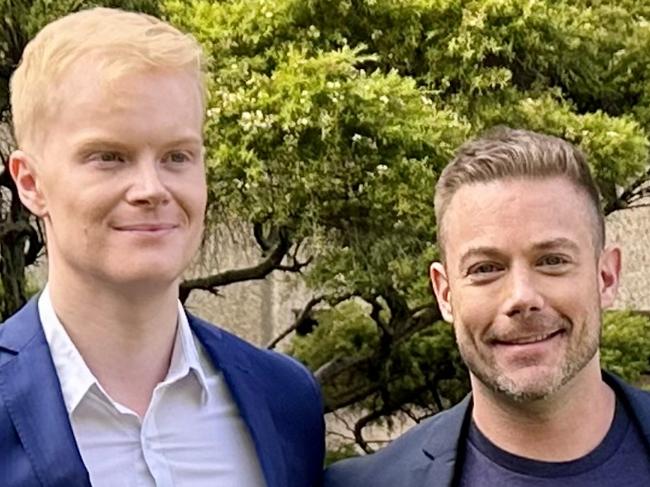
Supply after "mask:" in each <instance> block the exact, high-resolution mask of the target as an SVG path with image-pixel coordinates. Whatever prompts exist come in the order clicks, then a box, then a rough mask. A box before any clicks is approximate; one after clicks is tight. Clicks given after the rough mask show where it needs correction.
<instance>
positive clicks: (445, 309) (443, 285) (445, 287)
mask: <svg viewBox="0 0 650 487" xmlns="http://www.w3.org/2000/svg"><path fill="white" fill-rule="evenodd" d="M429 276H430V278H431V286H432V287H433V292H434V293H435V295H436V300H437V301H438V308H440V313H441V314H442V317H443V319H444V320H445V321H447V322H449V323H453V321H454V317H453V315H452V312H451V292H450V290H449V279H448V277H447V270H446V269H445V266H444V265H443V264H442V263H441V262H434V263H433V264H431V267H430V268H429Z"/></svg>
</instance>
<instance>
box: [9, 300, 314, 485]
mask: <svg viewBox="0 0 650 487" xmlns="http://www.w3.org/2000/svg"><path fill="white" fill-rule="evenodd" d="M188 318H189V322H190V327H191V329H192V331H193V332H194V334H195V335H196V337H197V338H198V339H199V341H200V342H201V343H202V344H203V346H204V347H205V349H206V350H207V352H208V354H209V356H210V358H211V359H212V361H213V362H214V365H215V367H216V368H217V369H219V370H220V371H221V372H222V373H223V375H224V378H225V380H226V382H227V384H228V386H229V387H230V391H231V393H232V395H233V397H234V399H235V401H236V403H237V405H238V406H239V411H240V414H241V416H242V418H243V419H244V421H245V422H246V424H247V425H248V428H249V430H250V433H251V436H252V438H253V441H254V443H255V449H256V451H257V455H258V457H259V459H260V463H261V466H262V471H263V472H264V478H265V479H266V484H267V487H314V486H318V485H320V480H321V476H322V466H323V456H324V423H323V414H322V413H323V409H322V399H321V395H320V391H319V388H318V386H317V384H316V383H315V381H314V379H313V377H312V376H311V374H310V373H309V372H308V371H307V370H306V369H305V368H304V367H303V366H302V365H300V364H298V363H297V362H296V361H294V360H293V359H291V358H289V357H286V356H284V355H281V354H278V353H275V352H270V351H266V350H260V349H258V348H256V347H254V346H252V345H250V344H248V343H246V342H244V341H243V340H241V339H239V338H237V337H235V336H234V335H231V334H230V333H227V332H225V331H223V330H221V329H219V328H217V327H215V326H213V325H210V324H209V323H206V322H204V321H202V320H200V319H198V318H196V317H194V316H191V315H188ZM0 485H2V486H3V487H25V486H29V487H32V486H33V487H37V486H43V487H46V486H47V487H71V486H75V487H85V486H88V487H89V486H90V481H89V478H88V472H87V471H86V468H85V466H84V464H83V461H82V459H81V455H80V453H79V450H78V448H77V444H76V442H75V439H74V435H73V433H72V427H71V426H70V422H69V420H68V413H67V411H66V408H65V404H64V402H63V396H62V393H61V387H60V384H59V380H58V377H57V375H56V371H55V368H54V364H53V362H52V358H51V355H50V350H49V347H48V345H47V341H46V340H45V335H44V334H43V329H42V327H41V323H40V319H39V315H38V306H37V302H36V299H32V300H31V301H30V302H29V303H27V304H26V305H25V306H24V307H23V308H22V309H21V310H20V311H19V312H18V313H16V314H15V315H13V316H12V317H11V318H9V319H8V320H7V321H6V322H5V323H4V324H3V325H0Z"/></svg>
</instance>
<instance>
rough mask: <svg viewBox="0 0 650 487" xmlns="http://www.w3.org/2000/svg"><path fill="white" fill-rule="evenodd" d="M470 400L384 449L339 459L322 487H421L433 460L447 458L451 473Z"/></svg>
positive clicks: (407, 433) (414, 428)
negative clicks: (367, 486) (363, 486)
mask: <svg viewBox="0 0 650 487" xmlns="http://www.w3.org/2000/svg"><path fill="white" fill-rule="evenodd" d="M468 405H469V398H466V399H465V400H463V401H462V402H461V403H459V404H457V405H456V406H454V407H452V408H450V409H447V410H445V411H443V412H441V413H438V414H436V415H435V416H433V417H432V418H429V419H427V420H426V421H423V422H422V423H420V424H418V425H417V426H414V427H413V428H411V429H410V430H408V431H407V432H406V433H404V434H403V435H402V436H400V437H399V438H397V439H395V440H393V441H392V442H391V443H390V444H389V445H388V446H387V447H385V448H383V449H381V450H379V451H377V452H375V453H373V454H371V455H364V456H361V457H355V458H350V459H347V460H342V461H340V462H337V463H335V464H333V465H332V466H330V467H329V468H328V469H327V470H326V472H325V487H356V486H359V485H372V486H373V487H384V486H385V487H389V486H390V487H393V486H400V487H407V486H408V487H410V486H415V485H423V484H421V482H422V481H424V479H428V478H430V477H427V476H426V473H425V471H427V470H428V469H429V467H430V466H431V464H432V463H433V460H434V459H438V458H440V459H443V458H444V459H450V460H451V463H449V462H447V461H445V467H446V468H447V469H451V470H453V460H454V459H455V456H456V450H457V445H458V441H459V440H460V436H461V429H462V424H463V421H464V417H465V414H466V412H467V410H468Z"/></svg>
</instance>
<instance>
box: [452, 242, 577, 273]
mask: <svg viewBox="0 0 650 487" xmlns="http://www.w3.org/2000/svg"><path fill="white" fill-rule="evenodd" d="M562 249H564V250H567V251H570V252H579V251H580V247H579V246H578V244H577V243H575V242H574V241H573V240H570V239H568V238H565V237H558V238H553V239H550V240H543V241H541V242H536V243H535V244H533V246H532V250H534V251H538V252H539V251H544V250H562ZM477 256H480V257H488V258H497V259H498V258H503V257H504V253H503V252H502V251H500V250H499V249H498V248H497V247H490V246H478V247H470V248H469V249H468V250H467V251H466V252H465V253H464V254H463V255H462V256H461V258H460V262H459V264H458V271H459V272H461V273H462V271H463V269H464V268H465V265H466V264H467V261H468V260H470V259H471V258H472V257H477Z"/></svg>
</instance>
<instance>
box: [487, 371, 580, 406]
mask: <svg viewBox="0 0 650 487" xmlns="http://www.w3.org/2000/svg"><path fill="white" fill-rule="evenodd" d="M567 381H568V378H567V377H565V375H564V374H562V373H561V370H548V369H545V370H527V371H519V373H515V374H503V375H500V376H499V377H497V378H496V380H495V381H494V383H493V384H492V385H491V386H490V387H491V388H492V389H493V390H495V392H498V393H501V394H503V395H505V396H507V397H509V398H510V399H512V400H514V401H517V402H529V401H541V400H544V399H548V398H549V397H550V396H552V395H553V394H555V393H556V392H557V391H558V390H560V389H561V388H562V386H563V385H564V384H566V382H567Z"/></svg>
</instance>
